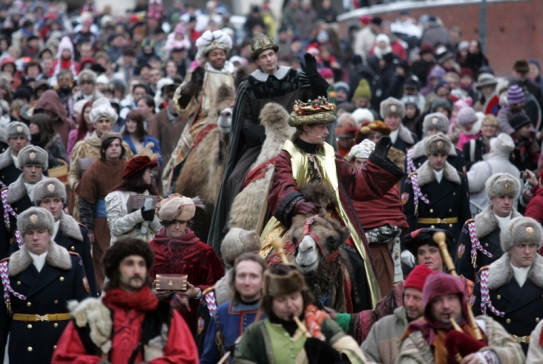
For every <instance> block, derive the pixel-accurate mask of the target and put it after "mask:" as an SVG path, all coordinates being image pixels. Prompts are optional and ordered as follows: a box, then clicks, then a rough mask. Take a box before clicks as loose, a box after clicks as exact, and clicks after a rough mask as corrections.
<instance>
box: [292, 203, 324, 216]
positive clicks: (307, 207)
mask: <svg viewBox="0 0 543 364" xmlns="http://www.w3.org/2000/svg"><path fill="white" fill-rule="evenodd" d="M319 208H320V206H319V205H317V204H314V203H313V202H307V201H305V200H300V201H298V202H296V205H294V208H293V209H292V212H291V214H290V215H291V216H295V215H300V214H303V215H317V214H318V213H319Z"/></svg>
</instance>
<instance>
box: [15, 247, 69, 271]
mask: <svg viewBox="0 0 543 364" xmlns="http://www.w3.org/2000/svg"><path fill="white" fill-rule="evenodd" d="M45 261H46V262H47V263H49V265H52V266H53V267H56V268H60V269H66V270H67V269H71V268H72V260H71V259H70V253H68V251H67V250H66V249H65V248H63V247H61V246H60V245H58V244H56V243H55V242H54V241H53V240H51V241H50V242H49V251H48V252H47V257H46V258H45ZM30 264H32V258H31V257H30V254H29V253H28V249H27V248H26V245H23V246H22V247H21V249H20V250H18V251H17V252H15V253H13V254H11V257H10V258H9V268H8V269H9V275H10V276H12V277H13V276H16V275H18V274H19V273H21V272H23V271H25V270H26V269H27V268H28V267H29V266H30Z"/></svg>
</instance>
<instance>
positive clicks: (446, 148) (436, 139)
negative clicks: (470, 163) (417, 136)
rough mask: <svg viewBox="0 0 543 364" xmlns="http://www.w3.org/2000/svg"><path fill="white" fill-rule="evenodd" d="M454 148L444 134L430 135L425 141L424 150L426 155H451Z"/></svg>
mask: <svg viewBox="0 0 543 364" xmlns="http://www.w3.org/2000/svg"><path fill="white" fill-rule="evenodd" d="M451 148H452V142H451V140H450V139H449V137H448V136H446V135H443V134H435V135H430V136H429V137H427V138H426V139H424V150H425V152H426V155H430V154H434V153H441V154H445V155H449V152H450V151H451Z"/></svg>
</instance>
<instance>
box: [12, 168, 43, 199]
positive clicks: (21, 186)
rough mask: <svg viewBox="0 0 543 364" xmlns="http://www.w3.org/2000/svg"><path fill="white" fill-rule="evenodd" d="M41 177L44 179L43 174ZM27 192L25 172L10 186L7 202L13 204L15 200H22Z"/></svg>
mask: <svg viewBox="0 0 543 364" xmlns="http://www.w3.org/2000/svg"><path fill="white" fill-rule="evenodd" d="M41 179H44V177H43V175H42V176H41ZM27 194H28V191H27V190H26V186H25V182H24V180H23V174H22V173H21V175H20V176H19V178H17V179H16V180H15V182H13V183H12V184H10V185H9V187H8V196H7V203H8V204H10V205H11V204H12V203H14V202H17V201H20V200H21V199H22V198H23V197H24V196H25V195H27Z"/></svg>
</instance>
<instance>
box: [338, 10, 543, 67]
mask: <svg viewBox="0 0 543 364" xmlns="http://www.w3.org/2000/svg"><path fill="white" fill-rule="evenodd" d="M427 4H428V2H427ZM395 5H396V8H398V5H400V3H396V4H395ZM383 8H384V9H386V7H383ZM360 11H362V12H364V11H365V10H362V9H360ZM360 11H358V13H360ZM369 13H370V15H373V16H376V15H379V16H381V17H382V18H383V19H385V20H390V21H395V20H396V18H397V17H398V15H399V11H398V10H394V11H388V10H384V11H382V12H380V11H379V9H378V7H375V8H373V9H372V10H371V11H370V12H369ZM479 13H480V3H471V4H458V5H446V6H432V5H428V6H425V7H419V8H415V9H410V14H411V15H412V16H413V17H416V18H417V19H418V18H419V16H421V15H422V14H434V15H437V16H439V17H440V18H441V19H442V20H443V23H444V25H445V26H446V27H451V26H455V25H456V26H458V27H460V28H461V29H462V38H463V39H466V40H469V39H478V38H479ZM346 15H347V14H346ZM353 15H354V14H353ZM360 15H362V14H360ZM360 15H358V14H357V15H356V18H358V17H359V16H360ZM352 21H353V19H352V18H351V19H350V20H344V21H342V22H341V24H340V32H341V34H342V35H343V34H345V29H346V26H347V25H348V24H350V23H352ZM486 55H487V57H488V59H489V61H490V65H491V67H492V68H493V69H494V71H495V72H496V75H498V76H509V75H510V74H511V67H512V64H513V63H514V61H515V60H516V59H518V58H526V59H528V58H536V59H538V60H539V61H540V62H541V64H542V65H543V0H520V1H519V0H505V1H487V4H486Z"/></svg>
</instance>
